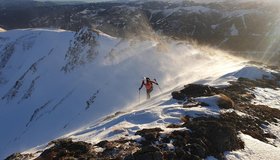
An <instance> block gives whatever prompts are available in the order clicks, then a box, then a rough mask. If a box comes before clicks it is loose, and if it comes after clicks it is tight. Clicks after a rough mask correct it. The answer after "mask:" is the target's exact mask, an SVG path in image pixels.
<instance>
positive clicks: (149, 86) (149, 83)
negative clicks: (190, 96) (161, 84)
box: [139, 77, 158, 99]
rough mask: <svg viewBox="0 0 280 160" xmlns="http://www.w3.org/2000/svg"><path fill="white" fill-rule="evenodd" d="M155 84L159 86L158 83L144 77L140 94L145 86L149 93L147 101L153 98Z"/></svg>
mask: <svg viewBox="0 0 280 160" xmlns="http://www.w3.org/2000/svg"><path fill="white" fill-rule="evenodd" d="M153 83H154V84H156V85H158V83H157V82H155V81H152V80H150V78H148V77H147V78H146V77H144V80H143V81H142V84H141V86H140V88H139V93H140V90H141V89H142V87H143V85H145V87H146V92H147V99H150V98H151V95H150V93H151V92H152V91H153Z"/></svg>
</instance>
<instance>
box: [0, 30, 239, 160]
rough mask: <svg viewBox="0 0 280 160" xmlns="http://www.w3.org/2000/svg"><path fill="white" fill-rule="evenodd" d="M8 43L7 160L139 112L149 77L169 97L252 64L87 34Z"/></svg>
mask: <svg viewBox="0 0 280 160" xmlns="http://www.w3.org/2000/svg"><path fill="white" fill-rule="evenodd" d="M0 41H1V43H0V58H1V61H0V86H1V87H0V97H1V99H0V111H1V112H0V126H1V130H3V131H4V132H1V133H0V141H1V144H0V158H3V157H5V156H7V155H9V154H11V153H13V152H18V151H24V150H26V149H28V148H31V147H35V146H37V145H40V144H44V143H47V142H48V141H50V140H52V139H55V138H58V137H60V136H62V135H64V134H67V133H69V132H71V131H74V130H75V129H77V128H80V127H82V126H84V125H85V124H88V123H93V122H96V121H98V120H99V119H101V118H102V117H103V116H106V115H108V114H110V113H112V112H115V111H122V110H123V109H124V108H132V107H133V106H135V105H136V104H138V103H139V99H138V87H139V85H140V81H141V79H142V77H143V76H150V77H152V78H157V80H158V82H159V83H160V84H161V87H162V89H163V92H164V93H166V95H165V96H167V95H168V93H167V91H170V90H173V89H175V88H178V87H181V86H182V85H184V84H187V83H191V82H195V81H198V80H203V81H204V82H211V81H212V80H214V79H216V78H217V77H220V76H222V75H224V74H225V73H230V72H233V71H236V70H237V69H240V68H242V67H243V65H244V64H243V63H242V62H241V61H240V60H239V59H236V58H232V57H230V56H226V55H225V54H224V53H223V52H221V51H216V50H213V49H211V48H207V47H198V46H193V45H191V44H189V43H186V42H176V41H170V40H163V39H161V38H160V37H156V36H151V38H149V39H148V40H138V39H131V40H123V39H118V38H114V37H110V36H108V35H105V34H102V33H99V34H97V33H95V32H90V31H89V30H87V29H86V28H85V29H83V30H81V31H80V32H79V33H74V32H70V31H65V30H47V29H25V30H11V31H7V32H2V33H0ZM141 93H142V94H141V100H142V101H143V99H144V97H145V95H144V92H141ZM159 93H160V92H159V90H158V89H155V91H154V93H153V94H154V95H157V94H159ZM161 96H164V95H161ZM167 97H168V96H167ZM156 103H158V102H156ZM141 107H143V106H141ZM175 120H176V118H175Z"/></svg>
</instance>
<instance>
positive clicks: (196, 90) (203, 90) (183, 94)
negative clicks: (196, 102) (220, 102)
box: [171, 84, 217, 100]
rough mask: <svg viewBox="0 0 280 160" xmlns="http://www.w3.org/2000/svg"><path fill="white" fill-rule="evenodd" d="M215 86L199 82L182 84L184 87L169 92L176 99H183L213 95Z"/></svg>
mask: <svg viewBox="0 0 280 160" xmlns="http://www.w3.org/2000/svg"><path fill="white" fill-rule="evenodd" d="M216 90H217V89H216V88H214V87H211V86H208V85H201V84H188V85H186V86H184V89H182V90H180V91H179V92H178V91H174V92H172V93H171V95H172V97H173V98H174V99H177V100H185V99H186V98H187V97H188V98H190V97H202V96H213V95H215V94H216Z"/></svg>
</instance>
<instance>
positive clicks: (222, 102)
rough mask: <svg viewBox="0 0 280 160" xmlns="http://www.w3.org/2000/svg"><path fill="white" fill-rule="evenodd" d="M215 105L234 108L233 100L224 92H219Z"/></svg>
mask: <svg viewBox="0 0 280 160" xmlns="http://www.w3.org/2000/svg"><path fill="white" fill-rule="evenodd" d="M217 105H218V106H219V107H220V108H223V109H229V108H234V102H233V100H232V99H230V98H229V97H228V96H226V95H224V94H219V99H218V102H217Z"/></svg>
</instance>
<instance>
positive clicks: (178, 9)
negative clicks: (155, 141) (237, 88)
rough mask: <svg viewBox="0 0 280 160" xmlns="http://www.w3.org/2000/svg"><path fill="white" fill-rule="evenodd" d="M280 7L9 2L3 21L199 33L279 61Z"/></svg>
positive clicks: (122, 32)
mask: <svg viewBox="0 0 280 160" xmlns="http://www.w3.org/2000/svg"><path fill="white" fill-rule="evenodd" d="M25 3H28V1H26V2H25ZM30 3H31V2H30ZM32 3H34V2H32ZM279 8H280V6H279V5H274V4H269V3H265V2H264V3H260V2H258V3H255V2H248V3H241V4H235V3H226V2H225V3H211V4H197V3H194V2H184V3H179V4H176V3H174V4H172V3H165V2H131V3H125V4H123V3H95V4H81V5H54V4H52V5H50V4H37V5H31V7H29V8H28V5H27V8H26V7H23V8H18V7H16V8H14V7H13V8H12V7H11V8H9V7H4V8H3V9H1V10H0V26H2V27H3V28H5V29H15V28H30V27H31V28H33V27H35V28H38V27H54V28H61V29H67V30H73V31H77V30H79V29H80V28H81V27H84V26H88V27H90V28H91V27H92V28H96V29H98V30H101V31H103V32H105V33H108V34H110V35H113V36H118V37H133V36H135V35H138V36H139V35H141V36H149V35H150V34H151V33H154V32H156V33H158V34H162V35H166V36H168V37H172V38H175V39H181V40H186V39H194V40H196V41H198V42H199V43H201V44H207V45H211V46H216V47H218V48H221V49H226V50H229V51H232V53H233V54H235V55H245V56H247V57H251V58H256V59H258V58H261V57H262V56H263V54H268V55H270V56H267V58H264V59H263V60H265V61H268V62H269V61H271V62H275V63H278V64H279V62H278V61H275V59H279V58H280V57H279V55H280V53H279V50H280V49H279V45H278V44H279V41H278V40H277V41H276V42H274V40H275V35H278V34H279V33H278V32H277V30H276V29H277V28H279V25H280V24H279V12H278V11H279Z"/></svg>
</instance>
